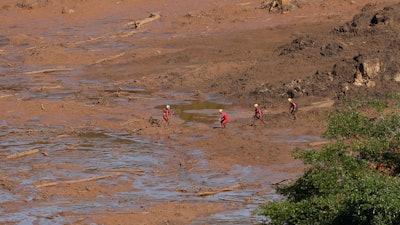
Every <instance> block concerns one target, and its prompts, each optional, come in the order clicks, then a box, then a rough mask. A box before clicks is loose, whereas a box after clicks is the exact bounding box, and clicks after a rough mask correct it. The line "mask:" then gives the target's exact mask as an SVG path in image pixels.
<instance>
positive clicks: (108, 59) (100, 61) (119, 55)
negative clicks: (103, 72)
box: [90, 52, 125, 65]
mask: <svg viewBox="0 0 400 225" xmlns="http://www.w3.org/2000/svg"><path fill="white" fill-rule="evenodd" d="M123 55H125V52H123V53H121V54H118V55H114V56H110V57H107V58H104V59H99V60H97V61H96V62H94V63H92V64H90V65H95V64H99V63H102V62H106V61H110V60H113V59H116V58H119V57H121V56H123Z"/></svg>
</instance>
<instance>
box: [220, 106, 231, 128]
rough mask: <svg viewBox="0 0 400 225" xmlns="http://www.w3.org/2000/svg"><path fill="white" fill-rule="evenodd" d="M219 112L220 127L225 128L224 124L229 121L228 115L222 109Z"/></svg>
mask: <svg viewBox="0 0 400 225" xmlns="http://www.w3.org/2000/svg"><path fill="white" fill-rule="evenodd" d="M219 113H220V114H221V117H220V118H219V121H220V123H221V128H225V124H227V123H228V122H229V117H228V114H226V112H224V110H222V109H220V110H219Z"/></svg>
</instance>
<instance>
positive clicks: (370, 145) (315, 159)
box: [258, 93, 400, 225]
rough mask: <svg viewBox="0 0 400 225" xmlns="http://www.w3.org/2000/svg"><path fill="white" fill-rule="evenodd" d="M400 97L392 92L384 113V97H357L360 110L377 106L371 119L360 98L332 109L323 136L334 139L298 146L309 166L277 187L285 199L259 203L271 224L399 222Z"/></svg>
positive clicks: (360, 106)
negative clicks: (312, 146) (318, 144)
mask: <svg viewBox="0 0 400 225" xmlns="http://www.w3.org/2000/svg"><path fill="white" fill-rule="evenodd" d="M399 99H400V93H396V94H391V95H389V96H388V98H387V100H388V101H389V103H391V104H392V105H391V106H392V107H394V108H392V109H393V110H391V111H390V112H389V113H385V114H383V112H384V111H383V106H386V103H385V102H383V101H381V100H376V99H375V100H373V101H369V102H361V103H360V102H358V103H360V104H358V105H357V107H356V108H357V111H358V110H360V111H362V112H366V111H368V109H367V108H374V109H375V110H377V113H376V116H374V117H373V118H372V119H371V114H370V113H369V114H370V115H369V117H367V116H366V115H364V114H361V113H358V112H357V111H356V110H355V108H354V106H355V105H356V104H354V102H357V101H352V104H350V106H351V107H349V105H348V106H347V107H346V109H345V110H343V111H342V112H339V113H337V114H334V115H330V116H329V124H328V127H327V131H326V132H325V133H324V136H325V137H326V138H329V139H331V140H333V141H332V142H331V144H329V145H326V146H324V147H322V149H321V150H318V151H317V150H303V149H296V150H295V152H294V157H296V158H300V159H302V160H303V162H304V164H306V165H307V166H308V169H307V170H306V172H305V173H304V174H303V175H302V176H301V177H300V178H299V179H297V180H296V181H295V182H294V183H292V184H290V185H287V186H281V187H278V191H279V193H281V194H282V195H283V196H284V197H285V199H284V200H283V201H279V202H270V203H267V204H265V205H264V206H262V207H260V209H259V211H258V213H259V214H260V215H264V216H266V217H267V219H268V222H267V224H279V225H282V224H287V225H292V224H293V225H294V224H296V225H301V224H327V225H336V224H337V225H339V224H354V225H355V224H357V225H360V224H361V225H362V224H365V225H367V224H382V225H384V224H385V225H388V224H393V225H394V224H400V177H399V174H400V115H399V114H398V108H396V105H397V106H398V103H399V102H400V101H399ZM364 103H368V104H364ZM367 106H369V107H367ZM361 109H362V110H361Z"/></svg>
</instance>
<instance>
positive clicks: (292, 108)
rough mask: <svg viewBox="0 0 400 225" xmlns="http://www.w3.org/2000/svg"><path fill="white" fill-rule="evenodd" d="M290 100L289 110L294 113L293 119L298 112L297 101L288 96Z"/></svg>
mask: <svg viewBox="0 0 400 225" xmlns="http://www.w3.org/2000/svg"><path fill="white" fill-rule="evenodd" d="M288 101H289V103H290V107H289V112H290V114H292V115H293V119H294V120H295V119H296V112H297V103H296V102H295V101H294V100H293V99H292V98H288Z"/></svg>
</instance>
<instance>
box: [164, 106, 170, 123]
mask: <svg viewBox="0 0 400 225" xmlns="http://www.w3.org/2000/svg"><path fill="white" fill-rule="evenodd" d="M169 115H172V112H171V110H169V109H167V108H164V109H163V119H164V120H165V121H168V120H169Z"/></svg>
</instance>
